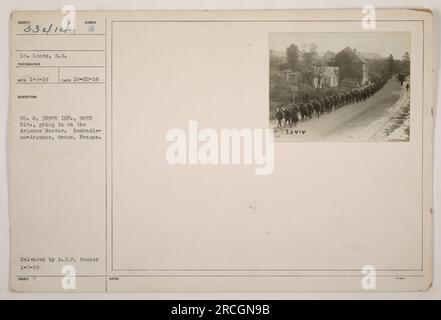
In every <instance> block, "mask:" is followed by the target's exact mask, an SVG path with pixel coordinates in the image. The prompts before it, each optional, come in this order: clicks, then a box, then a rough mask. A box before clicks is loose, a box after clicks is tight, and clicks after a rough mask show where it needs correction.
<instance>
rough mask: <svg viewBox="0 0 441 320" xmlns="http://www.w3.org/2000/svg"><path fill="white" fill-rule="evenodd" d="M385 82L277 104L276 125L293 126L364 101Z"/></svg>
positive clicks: (381, 87)
mask: <svg viewBox="0 0 441 320" xmlns="http://www.w3.org/2000/svg"><path fill="white" fill-rule="evenodd" d="M386 82H387V81H386V80H382V81H380V82H377V83H373V84H370V85H368V86H366V87H363V88H354V89H352V90H349V91H347V92H345V93H336V94H332V95H328V96H326V97H324V98H321V99H314V100H311V101H308V102H304V103H300V104H290V105H285V106H281V105H279V106H277V109H276V119H277V127H278V128H280V127H282V126H284V127H286V126H290V127H292V126H294V127H295V126H296V125H297V122H299V121H305V120H307V119H311V118H312V117H313V115H315V116H317V118H320V115H321V114H324V113H329V112H332V111H335V110H337V109H339V108H341V107H343V106H346V105H348V104H352V103H358V102H361V101H364V100H366V99H367V98H369V97H370V96H372V95H374V94H375V93H376V92H377V91H379V90H381V89H383V86H384V85H385V83H386Z"/></svg>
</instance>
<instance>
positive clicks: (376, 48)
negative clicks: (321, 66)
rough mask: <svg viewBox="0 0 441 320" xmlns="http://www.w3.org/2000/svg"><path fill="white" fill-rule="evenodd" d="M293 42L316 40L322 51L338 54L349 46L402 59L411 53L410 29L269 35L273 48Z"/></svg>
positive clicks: (282, 46) (301, 42)
mask: <svg viewBox="0 0 441 320" xmlns="http://www.w3.org/2000/svg"><path fill="white" fill-rule="evenodd" d="M293 43H294V44H295V45H297V46H298V47H299V49H300V50H302V46H303V44H305V43H314V44H316V45H317V51H318V52H319V53H325V52H326V51H333V52H335V53H338V52H339V51H340V50H342V49H344V48H345V47H347V46H349V47H351V48H352V49H354V48H355V49H357V50H358V51H360V52H369V53H372V52H373V53H378V54H380V55H381V56H383V57H387V56H389V54H392V55H393V56H394V58H396V59H401V58H402V57H403V54H404V52H406V51H407V52H409V53H410V32H332V33H324V32H323V33H309V32H284V33H271V34H270V36H269V45H270V49H271V50H276V51H283V52H284V51H285V50H286V48H287V47H288V46H290V45H291V44H293Z"/></svg>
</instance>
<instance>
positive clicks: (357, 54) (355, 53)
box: [339, 47, 368, 64]
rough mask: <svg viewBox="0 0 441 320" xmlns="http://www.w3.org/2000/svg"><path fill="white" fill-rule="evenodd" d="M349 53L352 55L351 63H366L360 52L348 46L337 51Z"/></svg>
mask: <svg viewBox="0 0 441 320" xmlns="http://www.w3.org/2000/svg"><path fill="white" fill-rule="evenodd" d="M341 53H346V54H349V55H350V56H351V57H352V62H353V63H361V64H367V63H368V62H367V61H366V60H365V58H363V56H362V54H361V53H360V52H358V51H357V50H356V49H351V48H350V47H346V48H344V49H343V50H342V51H340V52H339V54H341Z"/></svg>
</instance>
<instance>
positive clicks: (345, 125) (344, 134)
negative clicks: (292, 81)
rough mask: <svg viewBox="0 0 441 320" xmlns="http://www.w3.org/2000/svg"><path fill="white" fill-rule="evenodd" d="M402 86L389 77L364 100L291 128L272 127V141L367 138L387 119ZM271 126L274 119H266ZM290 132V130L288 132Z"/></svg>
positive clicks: (365, 139) (366, 139)
mask: <svg viewBox="0 0 441 320" xmlns="http://www.w3.org/2000/svg"><path fill="white" fill-rule="evenodd" d="M401 92H402V89H401V87H400V82H399V81H398V80H395V79H391V80H389V81H388V82H387V83H386V84H385V86H384V87H383V89H382V90H380V91H378V92H377V93H375V94H374V95H373V96H371V97H370V98H368V99H367V100H366V101H362V102H359V103H354V104H350V105H346V106H344V107H342V108H340V109H338V110H336V111H333V112H331V113H327V114H324V115H321V116H320V118H317V117H316V116H315V115H313V118H312V119H309V120H306V121H304V122H299V123H298V124H297V127H295V128H289V127H288V128H286V129H287V130H288V133H287V132H286V130H285V129H283V130H276V142H284V141H286V142H289V141H318V142H320V141H370V137H371V136H373V135H374V134H375V132H376V131H377V130H378V128H379V127H380V126H381V125H383V124H384V122H387V121H388V119H389V118H390V116H391V113H392V112H395V110H394V109H393V108H394V106H395V104H396V102H397V101H398V99H399V98H400V94H401ZM270 125H271V128H275V127H276V126H277V123H276V121H275V120H272V121H270ZM291 131H292V132H293V133H291Z"/></svg>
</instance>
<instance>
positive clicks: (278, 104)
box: [269, 32, 412, 142]
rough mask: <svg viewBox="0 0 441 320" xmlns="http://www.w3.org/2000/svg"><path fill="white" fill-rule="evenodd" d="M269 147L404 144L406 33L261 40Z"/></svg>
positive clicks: (310, 35)
mask: <svg viewBox="0 0 441 320" xmlns="http://www.w3.org/2000/svg"><path fill="white" fill-rule="evenodd" d="M269 49H270V51H269V100H270V101H269V118H270V119H269V123H270V128H272V129H274V133H275V141H276V142H325V141H329V142H345V141H354V142H407V141H409V140H410V94H411V87H412V86H411V80H410V79H411V77H410V61H411V56H410V33H408V32H363V33H361V32H338V33H337V32H332V33H312V32H311V33H309V32H303V33H297V32H285V33H271V34H270V35H269Z"/></svg>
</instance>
